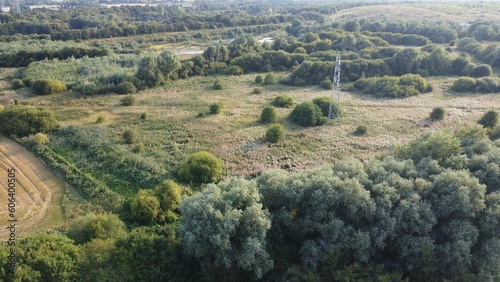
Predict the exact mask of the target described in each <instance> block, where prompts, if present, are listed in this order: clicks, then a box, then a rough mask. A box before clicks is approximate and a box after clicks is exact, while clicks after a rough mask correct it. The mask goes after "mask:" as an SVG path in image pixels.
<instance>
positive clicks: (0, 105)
mask: <svg viewBox="0 0 500 282" xmlns="http://www.w3.org/2000/svg"><path fill="white" fill-rule="evenodd" d="M3 109H5V107H4V106H3V105H2V104H0V112H1V111H3Z"/></svg>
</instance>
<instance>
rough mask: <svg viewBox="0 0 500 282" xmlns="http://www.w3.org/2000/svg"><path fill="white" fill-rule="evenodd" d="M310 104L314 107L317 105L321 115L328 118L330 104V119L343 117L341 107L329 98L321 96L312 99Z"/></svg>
mask: <svg viewBox="0 0 500 282" xmlns="http://www.w3.org/2000/svg"><path fill="white" fill-rule="evenodd" d="M312 102H313V103H314V104H315V105H318V107H319V108H320V109H321V113H322V114H323V116H325V117H328V114H329V112H330V103H331V104H332V117H341V116H343V115H344V111H343V110H342V107H341V106H339V103H338V102H337V101H335V100H333V99H332V98H330V97H326V96H323V97H318V98H314V99H313V101H312Z"/></svg>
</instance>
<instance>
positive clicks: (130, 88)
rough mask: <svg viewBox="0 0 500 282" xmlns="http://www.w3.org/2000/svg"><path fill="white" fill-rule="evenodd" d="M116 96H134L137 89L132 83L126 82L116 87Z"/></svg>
mask: <svg viewBox="0 0 500 282" xmlns="http://www.w3.org/2000/svg"><path fill="white" fill-rule="evenodd" d="M115 92H116V94H133V93H135V92H137V88H136V87H135V85H134V84H133V83H132V82H130V81H124V82H122V83H120V84H118V85H116V87H115Z"/></svg>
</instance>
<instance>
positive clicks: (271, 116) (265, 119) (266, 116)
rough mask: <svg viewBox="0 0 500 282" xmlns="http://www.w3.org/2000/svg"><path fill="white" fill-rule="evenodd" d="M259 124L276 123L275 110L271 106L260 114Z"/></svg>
mask: <svg viewBox="0 0 500 282" xmlns="http://www.w3.org/2000/svg"><path fill="white" fill-rule="evenodd" d="M260 122H261V123H274V122H276V109H275V108H274V107H273V106H267V107H265V108H264V109H263V110H262V113H261V114H260Z"/></svg>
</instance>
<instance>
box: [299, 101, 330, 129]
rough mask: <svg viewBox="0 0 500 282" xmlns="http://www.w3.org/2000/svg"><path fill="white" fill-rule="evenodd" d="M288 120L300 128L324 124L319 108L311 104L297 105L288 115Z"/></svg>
mask: <svg viewBox="0 0 500 282" xmlns="http://www.w3.org/2000/svg"><path fill="white" fill-rule="evenodd" d="M290 119H291V120H292V121H293V122H295V123H297V124H298V125H301V126H317V125H322V124H324V123H326V118H325V117H324V116H323V113H322V112H321V108H320V107H319V106H318V105H316V104H314V103H312V102H304V103H302V104H299V105H297V106H296V107H295V108H294V109H293V111H292V112H291V113H290Z"/></svg>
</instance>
